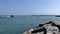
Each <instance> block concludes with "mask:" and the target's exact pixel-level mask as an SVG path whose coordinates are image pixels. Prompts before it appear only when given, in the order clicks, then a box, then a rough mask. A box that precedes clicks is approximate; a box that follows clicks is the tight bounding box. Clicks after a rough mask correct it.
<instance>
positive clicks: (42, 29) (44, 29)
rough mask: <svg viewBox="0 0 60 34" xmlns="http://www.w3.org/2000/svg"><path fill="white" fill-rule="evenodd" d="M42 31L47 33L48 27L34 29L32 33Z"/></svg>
mask: <svg viewBox="0 0 60 34" xmlns="http://www.w3.org/2000/svg"><path fill="white" fill-rule="evenodd" d="M42 31H44V34H46V33H47V31H46V28H41V29H38V30H34V31H32V32H31V33H37V32H42Z"/></svg>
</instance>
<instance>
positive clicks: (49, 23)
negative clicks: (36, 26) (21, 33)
mask: <svg viewBox="0 0 60 34" xmlns="http://www.w3.org/2000/svg"><path fill="white" fill-rule="evenodd" d="M51 23H54V22H53V21H49V22H47V23H45V24H51Z"/></svg>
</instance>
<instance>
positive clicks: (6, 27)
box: [0, 15, 60, 34]
mask: <svg viewBox="0 0 60 34" xmlns="http://www.w3.org/2000/svg"><path fill="white" fill-rule="evenodd" d="M48 21H60V17H55V16H39V15H33V16H32V15H24V16H22V15H15V17H14V18H11V17H9V16H8V15H1V16H0V34H22V33H23V32H24V31H26V30H29V29H30V28H34V27H36V26H38V25H39V24H41V23H46V22H48Z"/></svg>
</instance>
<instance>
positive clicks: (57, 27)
mask: <svg viewBox="0 0 60 34" xmlns="http://www.w3.org/2000/svg"><path fill="white" fill-rule="evenodd" d="M23 34H60V22H59V21H55V22H52V21H49V22H47V23H45V24H39V26H38V27H37V28H33V29H30V30H28V31H26V32H24V33H23Z"/></svg>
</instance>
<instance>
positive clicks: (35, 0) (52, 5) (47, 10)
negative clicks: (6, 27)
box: [0, 0, 60, 15]
mask: <svg viewBox="0 0 60 34" xmlns="http://www.w3.org/2000/svg"><path fill="white" fill-rule="evenodd" d="M11 14H13V15H57V14H60V0H0V15H11Z"/></svg>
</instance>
